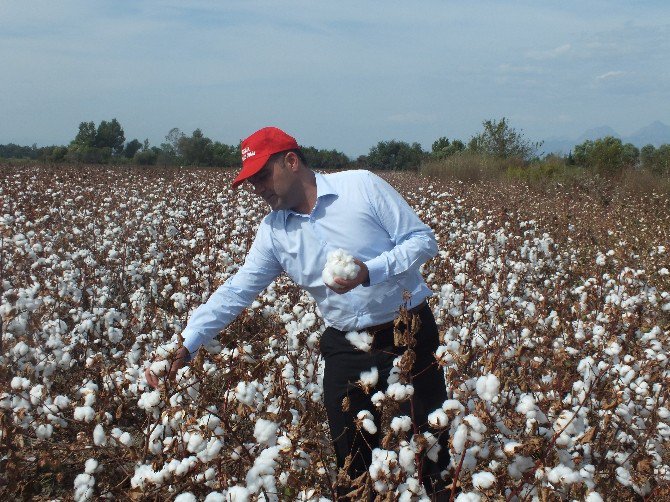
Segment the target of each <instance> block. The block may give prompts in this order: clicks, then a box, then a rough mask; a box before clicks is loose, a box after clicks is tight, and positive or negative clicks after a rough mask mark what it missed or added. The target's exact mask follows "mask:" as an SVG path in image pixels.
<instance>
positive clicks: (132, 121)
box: [0, 0, 670, 156]
mask: <svg viewBox="0 0 670 502" xmlns="http://www.w3.org/2000/svg"><path fill="white" fill-rule="evenodd" d="M502 117H506V118H507V119H508V121H509V123H510V125H511V126H512V127H514V128H515V129H517V130H520V131H522V132H523V134H524V136H525V137H526V138H528V139H531V140H541V139H546V138H552V137H568V138H574V137H577V136H579V135H580V134H582V133H583V132H584V131H586V130H587V129H590V128H594V127H599V126H603V125H608V126H610V127H612V128H614V129H615V130H616V131H617V132H619V133H620V134H622V135H626V134H631V133H633V132H634V131H636V130H637V129H640V128H641V127H644V126H646V125H648V124H650V123H651V122H653V121H656V120H660V121H662V122H664V123H666V124H670V3H669V2H667V0H657V1H636V0H628V1H619V0H608V1H589V0H581V1H572V0H563V1H543V2H538V1H531V0H526V1H523V0H519V1H502V0H500V1H477V0H471V1H459V2H452V1H447V0H441V1H440V0H425V1H421V2H412V1H409V0H404V1H393V0H386V1H360V0H338V1H337V2H325V1H316V0H313V1H307V0H305V1H278V0H271V1H270V0H269V1H253V0H246V1H233V0H230V1H226V0H220V1H204V0H193V1H184V0H167V1H158V0H134V1H129V0H114V1H112V0H109V1H96V0H71V1H68V0H62V1H57V2H55V1H53V0H44V1H32V0H1V1H0V144H5V143H10V142H12V143H17V144H21V145H30V144H33V143H37V144H38V145H39V146H42V145H51V144H68V143H69V142H70V141H71V140H72V139H73V138H74V136H75V135H76V133H77V130H78V126H79V123H80V122H83V121H94V122H95V123H96V124H98V123H99V122H100V121H101V120H111V119H112V118H116V119H117V120H118V121H119V122H120V123H121V125H122V127H123V129H124V131H125V136H126V140H131V139H133V138H138V139H139V140H140V141H143V140H144V139H145V138H147V139H148V140H149V141H150V143H151V144H152V145H159V144H160V143H162V142H164V141H165V135H166V134H167V133H168V131H169V130H170V129H172V128H173V127H178V128H179V129H181V130H182V131H183V132H185V133H186V134H188V135H190V134H191V133H192V132H193V130H195V129H196V128H199V129H201V130H202V132H203V133H204V134H205V135H206V136H208V137H210V138H212V139H213V140H216V141H221V142H223V143H228V144H237V143H238V142H239V140H240V139H242V138H244V137H246V136H248V135H249V134H251V133H252V132H254V131H255V130H257V129H259V128H261V127H263V126H266V125H274V126H277V127H280V128H282V129H284V130H285V131H287V132H288V133H289V134H292V135H293V136H295V137H296V139H297V140H298V142H299V143H300V144H301V145H304V146H315V147H317V148H327V149H332V148H335V149H337V150H340V151H343V152H344V153H346V154H348V155H350V156H358V155H361V154H366V153H367V152H368V151H369V149H370V147H372V146H374V145H376V144H377V142H379V141H386V140H391V139H395V140H400V141H407V142H410V143H412V142H415V141H416V142H419V143H421V145H422V146H423V147H424V149H427V150H429V149H430V146H431V144H432V142H433V141H434V140H435V139H437V138H439V137H442V136H446V137H448V138H450V139H461V140H463V141H467V140H468V139H469V138H470V137H472V136H473V135H474V134H476V133H478V132H480V131H481V130H482V122H483V121H485V120H488V119H500V118H502Z"/></svg>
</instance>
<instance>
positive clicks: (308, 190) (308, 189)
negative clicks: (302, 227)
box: [291, 169, 317, 214]
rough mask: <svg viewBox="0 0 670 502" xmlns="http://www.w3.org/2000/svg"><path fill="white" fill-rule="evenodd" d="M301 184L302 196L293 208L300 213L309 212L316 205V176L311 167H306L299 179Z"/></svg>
mask: <svg viewBox="0 0 670 502" xmlns="http://www.w3.org/2000/svg"><path fill="white" fill-rule="evenodd" d="M301 184H302V195H303V196H302V198H301V201H300V202H299V203H298V204H296V205H295V206H294V207H292V208H291V209H293V211H295V212H296V213H300V214H310V213H311V212H312V210H313V209H314V206H315V205H316V196H317V190H316V176H315V175H314V171H312V170H311V169H306V170H305V174H304V176H303V177H302V179H301Z"/></svg>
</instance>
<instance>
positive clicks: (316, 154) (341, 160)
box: [302, 146, 351, 169]
mask: <svg viewBox="0 0 670 502" xmlns="http://www.w3.org/2000/svg"><path fill="white" fill-rule="evenodd" d="M302 153H303V154H304V155H305V159H307V165H308V166H309V167H311V168H312V169H344V168H346V167H348V166H349V165H350V164H351V160H350V159H349V157H347V156H346V155H345V154H344V153H342V152H338V151H337V150H321V149H318V148H315V147H313V146H306V147H302Z"/></svg>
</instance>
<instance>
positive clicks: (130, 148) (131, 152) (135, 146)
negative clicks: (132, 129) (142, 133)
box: [123, 139, 142, 159]
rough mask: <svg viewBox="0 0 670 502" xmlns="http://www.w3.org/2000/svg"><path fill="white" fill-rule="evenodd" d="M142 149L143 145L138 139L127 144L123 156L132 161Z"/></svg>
mask: <svg viewBox="0 0 670 502" xmlns="http://www.w3.org/2000/svg"><path fill="white" fill-rule="evenodd" d="M141 149H142V143H140V142H139V140H138V139H134V140H132V141H129V142H128V143H126V147H125V148H124V149H123V156H124V157H125V158H127V159H132V158H133V157H134V156H135V154H136V153H137V152H139V151H140V150H141Z"/></svg>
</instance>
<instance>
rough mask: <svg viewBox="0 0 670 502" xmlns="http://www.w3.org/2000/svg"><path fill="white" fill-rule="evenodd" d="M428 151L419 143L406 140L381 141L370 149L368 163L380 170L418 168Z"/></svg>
mask: <svg viewBox="0 0 670 502" xmlns="http://www.w3.org/2000/svg"><path fill="white" fill-rule="evenodd" d="M425 155H426V153H425V152H424V151H423V149H422V148H421V145H420V144H419V143H412V144H411V145H410V144H409V143H406V142H404V141H396V140H391V141H380V142H379V143H377V145H376V146H373V147H372V148H371V149H370V152H369V153H368V155H367V158H366V162H367V165H368V166H369V167H370V168H372V169H379V170H409V169H414V170H416V169H418V168H419V166H420V165H421V161H422V160H423V158H424V157H425Z"/></svg>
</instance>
